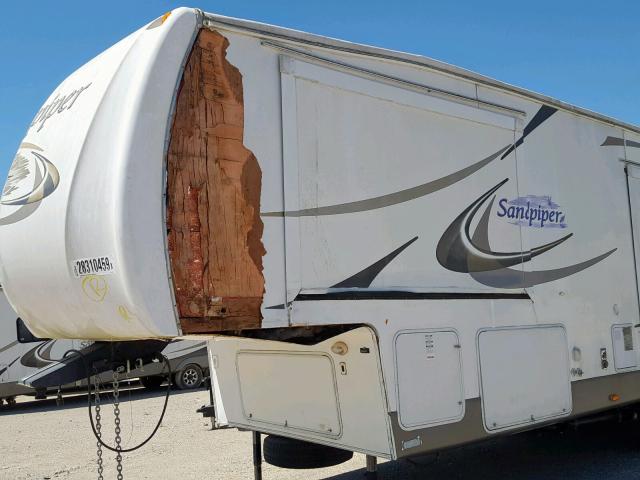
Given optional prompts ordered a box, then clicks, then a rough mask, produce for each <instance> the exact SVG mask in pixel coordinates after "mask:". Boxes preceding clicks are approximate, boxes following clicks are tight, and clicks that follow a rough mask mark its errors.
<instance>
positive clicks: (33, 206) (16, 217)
mask: <svg viewBox="0 0 640 480" xmlns="http://www.w3.org/2000/svg"><path fill="white" fill-rule="evenodd" d="M40 203H41V202H36V203H29V204H27V205H23V206H22V207H20V208H19V209H18V210H16V211H15V212H13V213H12V214H10V215H7V216H6V217H2V218H0V226H1V225H11V224H12V223H16V222H19V221H20V220H24V219H25V218H27V217H28V216H29V215H31V214H32V213H33V212H35V211H36V210H37V209H38V207H40Z"/></svg>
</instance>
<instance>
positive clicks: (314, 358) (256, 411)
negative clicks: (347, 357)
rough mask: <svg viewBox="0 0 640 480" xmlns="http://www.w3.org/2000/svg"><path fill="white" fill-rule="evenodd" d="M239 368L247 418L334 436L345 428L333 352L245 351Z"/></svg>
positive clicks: (239, 360)
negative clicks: (338, 394)
mask: <svg viewBox="0 0 640 480" xmlns="http://www.w3.org/2000/svg"><path fill="white" fill-rule="evenodd" d="M237 368H238V381H239V382H240V393H241V400H242V409H243V412H244V416H245V418H246V419H247V420H253V421H255V422H263V423H267V424H271V425H277V426H280V427H282V426H286V427H288V429H289V430H301V431H307V432H313V433H318V434H322V435H326V436H329V437H338V436H340V434H341V433H342V424H341V421H340V410H339V407H338V405H339V402H338V396H337V388H336V378H335V368H334V365H333V360H332V359H331V357H329V356H328V355H325V354H323V353H317V354H316V353H299V352H298V353H296V352H282V351H262V352H256V351H241V352H239V353H238V356H237ZM283 395H286V398H283Z"/></svg>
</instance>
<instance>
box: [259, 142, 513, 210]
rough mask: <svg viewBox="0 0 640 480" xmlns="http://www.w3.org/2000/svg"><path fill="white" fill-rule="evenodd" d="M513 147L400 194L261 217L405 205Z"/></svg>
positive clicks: (476, 169)
mask: <svg viewBox="0 0 640 480" xmlns="http://www.w3.org/2000/svg"><path fill="white" fill-rule="evenodd" d="M510 147H511V145H507V146H506V147H504V148H501V149H500V150H498V151H497V152H496V153H494V154H493V155H490V156H488V157H487V158H485V159H483V160H480V161H479V162H476V163H474V164H473V165H469V166H468V167H465V168H463V169H462V170H458V171H457V172H454V173H451V174H449V175H446V176H444V177H441V178H438V179H436V180H432V181H431V182H427V183H423V184H422V185H418V186H416V187H411V188H407V189H405V190H400V191H399V192H394V193H389V194H387V195H381V196H379V197H373V198H369V199H366V200H357V201H355V202H348V203H340V204H337V205H328V206H325V207H317V208H307V209H303V210H293V211H288V212H263V213H261V214H260V215H261V216H263V217H319V216H323V215H341V214H344V213H356V212H364V211H368V210H376V209H378V208H384V207H389V206H391V205H397V204H398V203H404V202H407V201H409V200H415V199H416V198H420V197H424V196H425V195H429V194H430V193H434V192H437V191H438V190H442V189H443V188H447V187H449V186H451V185H453V184H454V183H457V182H459V181H460V180H462V179H464V178H466V177H468V176H469V175H471V174H473V173H475V172H477V171H478V170H480V169H481V168H482V167H484V166H485V165H488V164H489V163H491V162H493V161H494V160H495V159H496V158H498V157H499V156H500V155H501V154H502V153H504V152H505V151H506V150H507V149H509V148H510Z"/></svg>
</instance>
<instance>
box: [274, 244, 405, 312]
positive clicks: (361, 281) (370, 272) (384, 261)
mask: <svg viewBox="0 0 640 480" xmlns="http://www.w3.org/2000/svg"><path fill="white" fill-rule="evenodd" d="M416 240H418V237H417V236H416V237H413V238H412V239H411V240H409V241H408V242H407V243H405V244H404V245H401V246H400V247H398V248H396V249H395V250H394V251H393V252H391V253H390V254H388V255H386V256H384V257H383V258H381V259H380V260H378V261H377V262H375V263H373V264H371V265H369V266H368V267H367V268H365V269H363V270H361V271H359V272H358V273H356V274H355V275H352V276H351V277H349V278H347V279H345V280H343V281H341V282H338V283H336V284H335V285H333V286H332V287H330V288H368V287H369V286H370V285H371V283H373V281H374V280H375V278H376V277H377V276H378V274H379V273H380V272H381V271H382V270H383V269H384V268H385V267H386V266H387V265H389V264H390V263H391V262H392V261H393V259H394V258H396V257H397V256H398V255H400V254H401V253H402V252H403V251H404V250H405V249H406V248H407V247H408V246H409V245H411V244H412V243H413V242H415V241H416ZM299 298H300V295H298V296H296V298H295V299H294V301H295V300H298V299H299ZM289 305H290V303H288V304H287V305H286V306H289ZM265 308H266V309H268V310H283V309H284V308H285V304H284V303H281V304H279V305H272V306H270V307H265Z"/></svg>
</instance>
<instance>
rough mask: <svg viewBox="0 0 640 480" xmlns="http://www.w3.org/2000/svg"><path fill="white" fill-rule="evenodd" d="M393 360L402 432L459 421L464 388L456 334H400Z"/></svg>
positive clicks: (421, 332)
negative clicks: (394, 362)
mask: <svg viewBox="0 0 640 480" xmlns="http://www.w3.org/2000/svg"><path fill="white" fill-rule="evenodd" d="M395 356H396V378H397V392H398V418H399V421H400V425H401V426H402V428H404V429H405V430H413V429H416V428H421V427H424V426H426V425H437V424H443V423H450V422H455V421H458V420H461V419H462V417H463V416H464V388H463V384H462V359H461V357H460V344H459V341H458V335H457V334H456V332H454V331H444V332H443V331H440V332H434V331H409V332H400V333H399V334H398V335H397V336H396V340H395Z"/></svg>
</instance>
